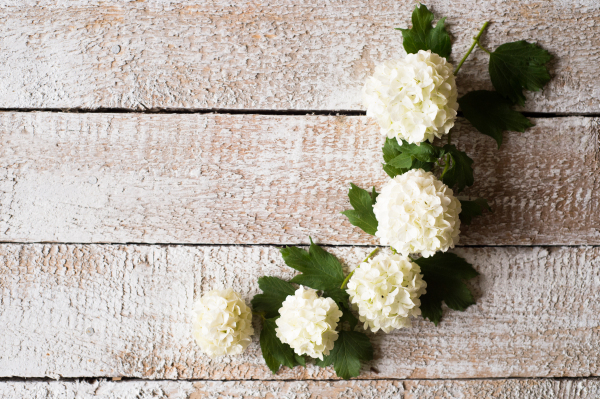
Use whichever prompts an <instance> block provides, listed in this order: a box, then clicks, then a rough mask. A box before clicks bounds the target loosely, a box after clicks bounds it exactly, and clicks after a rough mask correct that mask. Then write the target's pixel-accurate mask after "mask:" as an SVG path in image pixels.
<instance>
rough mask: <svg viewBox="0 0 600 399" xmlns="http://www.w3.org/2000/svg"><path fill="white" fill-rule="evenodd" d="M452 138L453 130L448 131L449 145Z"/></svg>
mask: <svg viewBox="0 0 600 399" xmlns="http://www.w3.org/2000/svg"><path fill="white" fill-rule="evenodd" d="M451 140H452V132H451V131H450V132H448V145H450V141H451Z"/></svg>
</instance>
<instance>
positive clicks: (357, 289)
mask: <svg viewBox="0 0 600 399" xmlns="http://www.w3.org/2000/svg"><path fill="white" fill-rule="evenodd" d="M425 287H427V283H426V282H425V281H424V280H423V275H422V274H421V268H420V267H419V265H417V264H416V263H414V262H411V260H410V259H409V258H408V257H405V256H402V255H399V254H395V255H386V254H381V255H378V256H376V257H375V258H373V259H369V260H368V261H367V262H363V263H362V264H360V265H359V266H358V267H357V268H356V269H355V270H354V273H353V274H352V277H351V278H350V281H348V289H347V290H346V292H347V293H348V294H349V295H350V302H351V303H352V304H353V306H354V308H355V309H357V310H358V314H359V319H360V321H361V322H363V323H364V328H365V330H366V329H368V328H370V329H371V331H373V332H377V331H379V329H381V330H383V331H384V332H386V333H389V332H390V331H392V330H394V329H396V328H402V327H410V326H411V323H410V319H409V316H413V317H414V316H418V315H420V314H421V309H420V306H421V301H420V300H419V297H420V296H421V295H423V294H424V293H425V292H426V291H425Z"/></svg>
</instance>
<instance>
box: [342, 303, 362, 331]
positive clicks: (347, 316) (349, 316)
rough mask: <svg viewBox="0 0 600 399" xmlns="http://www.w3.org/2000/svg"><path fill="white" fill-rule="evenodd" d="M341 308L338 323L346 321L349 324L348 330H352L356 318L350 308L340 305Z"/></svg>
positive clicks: (356, 322)
mask: <svg viewBox="0 0 600 399" xmlns="http://www.w3.org/2000/svg"><path fill="white" fill-rule="evenodd" d="M341 310H342V313H343V314H342V317H341V318H340V323H343V322H345V321H347V322H348V324H350V331H353V330H354V328H355V327H356V325H357V324H358V319H357V318H356V316H354V314H353V313H352V311H351V310H350V308H348V307H342V308H341Z"/></svg>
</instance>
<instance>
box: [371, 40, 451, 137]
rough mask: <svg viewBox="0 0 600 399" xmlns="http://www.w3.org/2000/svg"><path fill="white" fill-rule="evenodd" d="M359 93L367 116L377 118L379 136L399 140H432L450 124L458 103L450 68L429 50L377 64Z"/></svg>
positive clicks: (443, 132) (449, 127)
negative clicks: (379, 128) (361, 95)
mask: <svg viewBox="0 0 600 399" xmlns="http://www.w3.org/2000/svg"><path fill="white" fill-rule="evenodd" d="M362 93H363V104H364V106H365V107H366V108H367V116H371V117H374V118H375V119H376V120H377V122H378V123H379V126H380V127H381V133H382V134H383V135H385V136H387V137H389V138H393V137H396V139H398V141H399V142H400V140H404V141H407V142H409V143H416V144H419V143H422V142H423V141H425V140H429V141H433V139H434V138H435V137H437V138H440V137H442V135H444V134H447V133H448V132H449V131H450V129H451V128H452V126H454V120H455V119H456V111H457V110H458V102H457V91H456V82H455V81H454V73H453V67H452V64H450V63H449V62H447V61H446V59H445V58H444V57H440V56H439V55H437V54H435V53H432V52H431V51H430V50H428V51H423V50H420V51H419V52H418V53H417V54H408V55H407V56H406V58H405V59H403V60H402V59H400V60H390V61H385V62H384V63H383V64H380V65H378V66H377V67H376V68H375V73H374V74H373V76H370V77H369V78H367V81H366V83H365V86H364V87H363V90H362ZM400 144H401V143H400Z"/></svg>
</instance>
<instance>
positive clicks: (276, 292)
mask: <svg viewBox="0 0 600 399" xmlns="http://www.w3.org/2000/svg"><path fill="white" fill-rule="evenodd" d="M258 286H259V288H260V289H261V290H262V291H263V293H262V294H257V295H254V298H252V302H251V303H252V309H253V310H254V311H255V312H259V313H261V312H262V313H264V315H265V317H266V318H267V319H270V318H271V317H278V316H279V308H280V307H281V303H282V302H283V301H284V300H285V298H287V297H288V295H294V292H296V288H295V287H294V286H293V285H291V284H290V283H288V282H287V281H283V280H281V279H279V278H277V277H266V276H265V277H260V278H259V279H258Z"/></svg>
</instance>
